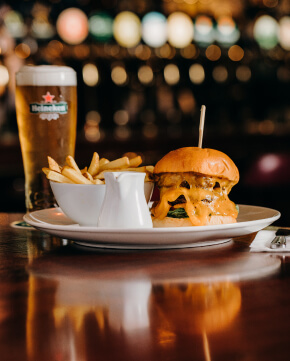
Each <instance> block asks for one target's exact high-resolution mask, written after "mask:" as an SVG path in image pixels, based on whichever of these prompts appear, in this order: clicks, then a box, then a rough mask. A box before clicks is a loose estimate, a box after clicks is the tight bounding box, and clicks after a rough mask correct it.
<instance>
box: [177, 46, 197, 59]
mask: <svg viewBox="0 0 290 361" xmlns="http://www.w3.org/2000/svg"><path fill="white" fill-rule="evenodd" d="M180 54H181V56H182V57H183V58H185V59H194V58H196V57H197V56H198V54H199V51H198V49H197V47H196V45H194V44H189V45H187V46H186V47H185V48H183V49H180Z"/></svg>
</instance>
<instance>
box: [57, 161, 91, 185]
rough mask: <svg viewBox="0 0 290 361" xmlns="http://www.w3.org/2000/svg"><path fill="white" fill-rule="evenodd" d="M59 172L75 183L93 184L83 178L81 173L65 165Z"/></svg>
mask: <svg viewBox="0 0 290 361" xmlns="http://www.w3.org/2000/svg"><path fill="white" fill-rule="evenodd" d="M61 174H62V175H64V176H66V177H67V178H69V179H71V180H72V181H73V182H74V183H77V184H93V183H92V182H91V181H90V180H88V179H87V178H85V177H84V176H83V175H82V174H79V173H78V172H77V171H76V170H75V169H73V168H71V167H68V166H67V165H66V166H65V167H63V169H62V171H61Z"/></svg>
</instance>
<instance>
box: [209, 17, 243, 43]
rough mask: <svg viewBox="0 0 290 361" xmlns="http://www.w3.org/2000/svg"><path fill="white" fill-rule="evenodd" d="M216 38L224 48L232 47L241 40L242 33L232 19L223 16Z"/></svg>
mask: <svg viewBox="0 0 290 361" xmlns="http://www.w3.org/2000/svg"><path fill="white" fill-rule="evenodd" d="M215 37H216V40H217V41H218V42H219V43H220V44H222V45H224V46H230V45H232V44H234V43H236V42H237V41H238V40H239V38H240V31H239V29H238V28H237V26H236V23H235V21H234V20H233V18H232V17H230V16H222V17H220V18H219V19H218V20H217V27H216V35H215Z"/></svg>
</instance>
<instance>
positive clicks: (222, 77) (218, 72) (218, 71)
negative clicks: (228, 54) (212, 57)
mask: <svg viewBox="0 0 290 361" xmlns="http://www.w3.org/2000/svg"><path fill="white" fill-rule="evenodd" d="M212 76H213V78H214V80H215V81H216V82H217V83H224V82H225V81H226V80H227V79H228V71H227V68H226V67H225V66H223V65H218V66H216V67H215V68H214V69H213V72H212Z"/></svg>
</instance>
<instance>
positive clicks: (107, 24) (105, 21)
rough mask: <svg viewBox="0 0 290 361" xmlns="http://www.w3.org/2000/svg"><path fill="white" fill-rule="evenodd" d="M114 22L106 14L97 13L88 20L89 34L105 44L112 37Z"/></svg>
mask: <svg viewBox="0 0 290 361" xmlns="http://www.w3.org/2000/svg"><path fill="white" fill-rule="evenodd" d="M113 23H114V20H113V18H112V17H111V16H110V14H107V13H106V12H98V13H95V14H93V15H91V16H90V18H89V32H90V34H91V36H92V37H93V38H94V39H95V40H97V41H101V42H107V41H109V40H110V39H111V38H112V37H113Z"/></svg>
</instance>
